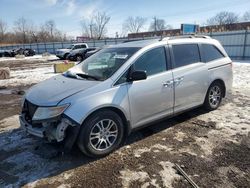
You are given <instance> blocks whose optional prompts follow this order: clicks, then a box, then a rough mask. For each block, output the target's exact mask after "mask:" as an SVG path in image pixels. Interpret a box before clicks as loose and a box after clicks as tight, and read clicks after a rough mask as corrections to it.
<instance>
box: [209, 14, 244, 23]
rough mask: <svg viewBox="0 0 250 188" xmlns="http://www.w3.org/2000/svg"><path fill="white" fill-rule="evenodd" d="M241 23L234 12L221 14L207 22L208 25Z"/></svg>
mask: <svg viewBox="0 0 250 188" xmlns="http://www.w3.org/2000/svg"><path fill="white" fill-rule="evenodd" d="M237 22H239V16H238V15H237V14H235V13H233V12H226V11H223V12H219V13H218V14H216V15H215V16H213V17H211V18H209V19H208V20H207V25H223V24H232V23H237Z"/></svg>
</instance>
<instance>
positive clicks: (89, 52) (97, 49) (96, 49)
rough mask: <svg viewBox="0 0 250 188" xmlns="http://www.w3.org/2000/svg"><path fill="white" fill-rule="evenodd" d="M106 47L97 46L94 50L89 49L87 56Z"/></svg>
mask: <svg viewBox="0 0 250 188" xmlns="http://www.w3.org/2000/svg"><path fill="white" fill-rule="evenodd" d="M103 48H104V47H102V48H95V49H94V50H90V51H88V52H87V53H86V54H85V58H88V57H90V56H92V55H93V54H95V53H96V52H99V51H100V50H101V49H103Z"/></svg>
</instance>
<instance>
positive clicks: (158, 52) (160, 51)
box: [134, 47, 167, 76]
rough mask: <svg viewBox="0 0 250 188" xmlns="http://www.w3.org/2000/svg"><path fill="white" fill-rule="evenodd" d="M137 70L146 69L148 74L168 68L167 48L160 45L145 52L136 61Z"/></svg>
mask: <svg viewBox="0 0 250 188" xmlns="http://www.w3.org/2000/svg"><path fill="white" fill-rule="evenodd" d="M134 69H135V70H145V71H146V72H147V76H151V75H154V74H157V73H161V72H164V71H166V70H167V64H166V55H165V48H164V47H159V48H155V49H152V50H150V51H148V52H146V53H144V54H143V55H142V56H141V57H139V59H137V60H136V62H135V63H134Z"/></svg>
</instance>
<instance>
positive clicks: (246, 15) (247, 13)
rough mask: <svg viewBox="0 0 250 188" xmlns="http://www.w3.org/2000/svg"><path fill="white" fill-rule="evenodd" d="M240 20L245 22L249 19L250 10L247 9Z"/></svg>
mask: <svg viewBox="0 0 250 188" xmlns="http://www.w3.org/2000/svg"><path fill="white" fill-rule="evenodd" d="M242 20H243V21H246V22H247V21H250V11H247V12H245V13H244V14H243V17H242Z"/></svg>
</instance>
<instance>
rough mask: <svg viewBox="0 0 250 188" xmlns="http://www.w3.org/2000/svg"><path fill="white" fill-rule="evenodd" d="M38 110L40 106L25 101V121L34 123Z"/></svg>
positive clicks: (23, 111)
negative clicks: (33, 119)
mask: <svg viewBox="0 0 250 188" xmlns="http://www.w3.org/2000/svg"><path fill="white" fill-rule="evenodd" d="M37 108H38V106H36V105H34V104H32V103H31V102H29V101H28V100H25V101H24V105H23V110H22V113H24V115H25V120H26V121H27V122H29V123H32V118H33V115H34V114H35V112H36V109H37Z"/></svg>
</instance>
